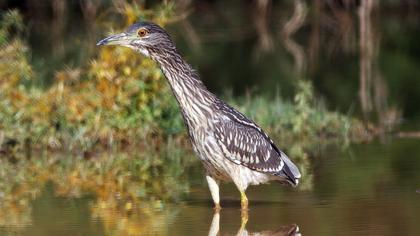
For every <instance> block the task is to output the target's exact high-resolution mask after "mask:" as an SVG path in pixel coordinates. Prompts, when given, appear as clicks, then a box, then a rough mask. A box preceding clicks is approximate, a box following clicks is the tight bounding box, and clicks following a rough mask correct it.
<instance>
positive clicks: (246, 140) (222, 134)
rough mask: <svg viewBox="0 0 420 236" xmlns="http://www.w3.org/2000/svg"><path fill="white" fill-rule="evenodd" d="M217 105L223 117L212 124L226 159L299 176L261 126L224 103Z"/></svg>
mask: <svg viewBox="0 0 420 236" xmlns="http://www.w3.org/2000/svg"><path fill="white" fill-rule="evenodd" d="M216 106H217V109H218V110H219V111H220V112H221V114H222V117H224V118H222V119H220V121H219V122H216V123H215V126H214V127H215V136H216V140H217V143H218V144H219V146H220V148H221V149H222V151H223V153H224V155H225V156H226V157H227V158H228V159H229V160H231V161H232V162H234V163H236V164H240V165H243V166H246V167H248V168H250V169H252V170H256V171H259V172H264V173H269V174H273V175H279V174H280V172H281V171H282V170H283V172H285V174H286V175H287V176H289V177H291V178H293V179H296V178H300V172H299V170H298V169H297V167H296V166H295V165H294V164H293V163H292V162H291V161H290V160H289V159H288V157H287V156H286V154H284V153H283V152H282V151H280V150H279V149H278V148H277V147H276V146H275V144H274V143H273V141H272V140H271V139H270V138H269V137H268V135H267V134H266V133H265V132H264V131H263V130H262V129H261V128H260V127H258V126H257V125H256V124H255V123H254V122H253V121H251V120H249V119H248V118H246V117H245V116H244V115H243V114H241V113H240V112H238V111H236V110H235V109H234V108H232V107H230V106H229V105H227V104H225V103H224V102H219V103H216ZM285 163H286V168H284V166H285ZM284 169H287V170H284Z"/></svg>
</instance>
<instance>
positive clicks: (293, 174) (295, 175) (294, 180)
mask: <svg viewBox="0 0 420 236" xmlns="http://www.w3.org/2000/svg"><path fill="white" fill-rule="evenodd" d="M281 159H282V160H283V163H284V166H283V168H282V170H281V171H280V173H279V176H281V177H283V178H284V179H285V180H286V181H287V182H288V184H290V185H291V186H293V187H296V186H297V185H298V184H299V179H300V177H301V174H300V171H299V169H298V168H297V166H296V165H295V164H294V163H293V162H292V161H291V160H290V159H289V157H287V155H286V154H284V153H283V152H281Z"/></svg>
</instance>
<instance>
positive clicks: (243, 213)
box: [238, 208, 248, 235]
mask: <svg viewBox="0 0 420 236" xmlns="http://www.w3.org/2000/svg"><path fill="white" fill-rule="evenodd" d="M247 222H248V209H244V208H242V210H241V228H240V229H239V231H243V230H245V227H246V223H247ZM238 235H242V234H238Z"/></svg>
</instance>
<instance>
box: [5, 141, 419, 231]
mask: <svg viewBox="0 0 420 236" xmlns="http://www.w3.org/2000/svg"><path fill="white" fill-rule="evenodd" d="M419 151H420V146H419V141H418V140H416V139H398V140H388V141H386V142H379V141H377V142H374V143H372V144H363V145H354V146H352V147H351V148H350V149H348V150H345V151H338V150H327V151H324V152H323V153H321V154H319V156H318V157H313V159H312V161H311V167H310V170H311V172H312V173H310V174H308V175H307V176H308V177H307V180H306V181H311V183H310V184H309V185H308V186H310V187H306V189H290V188H284V187H282V186H280V185H278V184H274V183H273V184H271V185H263V186H254V187H250V188H249V190H248V192H247V193H248V198H249V199H250V210H249V213H248V217H249V220H248V222H247V224H246V225H245V228H242V229H241V212H240V210H239V206H240V203H239V193H238V192H237V190H236V189H235V187H234V186H233V185H231V184H226V185H223V186H222V189H221V194H222V195H221V196H222V207H223V209H222V210H221V212H220V214H214V211H213V209H212V202H211V198H210V194H209V192H208V189H207V186H206V183H205V180H204V177H203V176H202V174H201V170H200V169H201V167H200V164H199V163H197V164H196V165H197V167H196V169H197V170H198V171H194V174H191V176H190V177H189V178H190V179H189V181H190V185H191V188H190V191H189V192H188V193H186V194H185V197H183V198H182V199H181V200H180V201H179V202H173V203H169V204H163V206H159V207H156V206H153V207H151V206H150V205H148V203H147V202H144V203H142V204H141V206H140V207H139V208H138V209H137V208H136V209H133V210H132V211H124V210H123V211H121V210H118V209H113V210H110V209H106V208H103V209H102V208H101V204H97V203H95V201H96V197H95V196H94V195H93V194H89V193H86V194H83V195H82V197H74V198H72V197H60V196H59V195H57V194H56V191H54V186H52V185H47V186H46V187H45V189H44V190H42V193H41V194H40V195H39V196H38V197H37V198H35V199H34V200H33V201H32V202H31V203H30V204H29V207H28V209H24V210H20V211H21V212H20V213H21V215H19V211H17V212H1V213H0V235H207V234H210V235H212V234H213V235H214V233H215V232H217V231H219V233H221V235H236V234H240V235H244V233H245V230H246V231H248V232H254V233H255V232H261V233H264V234H263V235H270V233H273V232H275V231H276V230H277V233H279V232H280V233H279V235H282V234H285V233H287V232H288V231H290V232H294V231H293V229H294V227H296V226H298V228H299V232H300V234H302V235H419V233H420V224H419V223H418V222H420V193H419V189H420V171H419V170H420V155H419V153H420V152H419ZM304 178H305V176H304ZM22 215H24V216H22Z"/></svg>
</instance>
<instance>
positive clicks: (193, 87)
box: [151, 51, 216, 125]
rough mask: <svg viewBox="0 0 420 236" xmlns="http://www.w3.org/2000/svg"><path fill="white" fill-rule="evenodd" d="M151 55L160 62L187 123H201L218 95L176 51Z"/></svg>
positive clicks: (209, 112)
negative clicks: (215, 94) (205, 84)
mask: <svg viewBox="0 0 420 236" xmlns="http://www.w3.org/2000/svg"><path fill="white" fill-rule="evenodd" d="M162 55H164V56H162ZM151 57H152V58H153V59H154V60H155V61H156V62H158V63H159V65H160V67H161V69H162V72H163V74H164V75H165V77H166V78H167V80H168V82H169V84H170V86H171V89H172V92H173V93H174V95H175V97H176V99H177V101H178V103H179V105H180V107H181V111H182V114H183V116H184V119H185V121H186V122H187V125H194V123H201V122H203V121H204V120H205V119H207V118H208V117H210V116H211V106H212V104H213V103H214V101H215V99H216V97H215V96H214V95H213V94H212V93H211V92H209V91H208V90H207V88H206V87H205V86H204V84H203V82H202V81H201V80H200V79H199V76H198V74H197V73H196V72H195V71H194V70H193V69H192V67H191V66H190V65H189V64H188V63H187V62H186V61H185V60H184V59H182V57H181V56H180V55H179V54H178V53H177V52H176V51H170V52H159V53H158V54H155V55H153V54H152V55H151Z"/></svg>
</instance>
